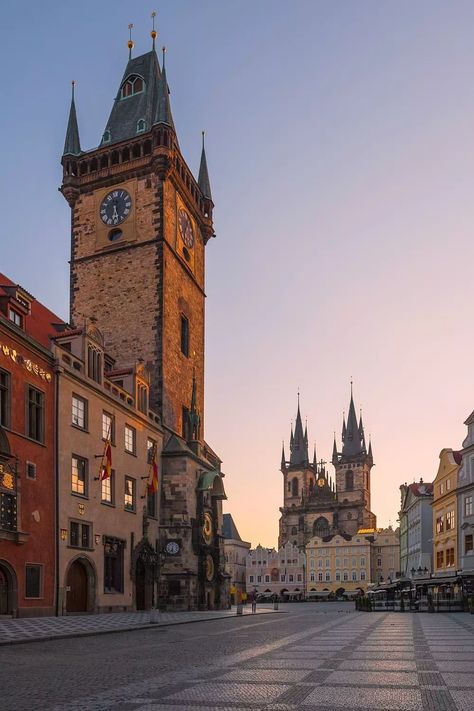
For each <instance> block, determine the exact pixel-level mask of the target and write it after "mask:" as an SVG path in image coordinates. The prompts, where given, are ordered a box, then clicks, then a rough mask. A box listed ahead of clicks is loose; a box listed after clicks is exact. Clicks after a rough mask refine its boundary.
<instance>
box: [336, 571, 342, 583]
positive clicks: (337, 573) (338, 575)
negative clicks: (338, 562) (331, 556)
mask: <svg viewBox="0 0 474 711" xmlns="http://www.w3.org/2000/svg"><path fill="white" fill-rule="evenodd" d="M340 580H341V571H340V570H336V581H337V582H339V581H340Z"/></svg>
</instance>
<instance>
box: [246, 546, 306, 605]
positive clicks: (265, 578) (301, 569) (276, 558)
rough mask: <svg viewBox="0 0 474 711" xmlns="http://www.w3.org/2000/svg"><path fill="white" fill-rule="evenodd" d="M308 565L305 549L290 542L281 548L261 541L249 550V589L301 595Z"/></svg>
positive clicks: (277, 593)
mask: <svg viewBox="0 0 474 711" xmlns="http://www.w3.org/2000/svg"><path fill="white" fill-rule="evenodd" d="M305 565H306V558H305V554H304V551H302V550H301V549H300V548H299V547H298V546H295V545H293V544H292V543H290V542H288V543H286V545H284V546H282V547H281V548H280V549H279V550H276V549H275V548H264V547H263V546H260V545H258V546H257V547H256V548H254V549H252V550H249V552H248V554H247V592H248V593H252V592H253V593H255V592H256V594H257V595H259V594H261V593H263V594H264V595H265V594H266V595H268V596H270V595H278V596H282V597H285V596H286V597H292V596H293V597H294V596H301V597H302V596H303V595H304V584H305Z"/></svg>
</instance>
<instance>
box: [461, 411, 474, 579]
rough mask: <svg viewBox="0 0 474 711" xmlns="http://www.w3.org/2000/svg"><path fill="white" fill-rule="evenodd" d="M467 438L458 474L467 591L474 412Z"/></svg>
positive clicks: (472, 571) (473, 531)
mask: <svg viewBox="0 0 474 711" xmlns="http://www.w3.org/2000/svg"><path fill="white" fill-rule="evenodd" d="M464 424H465V425H467V437H466V439H465V440H464V442H463V450H462V463H461V467H460V469H459V472H458V488H457V507H458V568H459V569H460V570H462V573H463V578H464V579H465V584H466V583H467V581H468V580H469V581H470V584H469V586H467V585H466V587H467V589H470V590H474V540H473V538H474V412H473V413H472V414H471V415H469V417H468V418H467V420H466V422H465V423H464Z"/></svg>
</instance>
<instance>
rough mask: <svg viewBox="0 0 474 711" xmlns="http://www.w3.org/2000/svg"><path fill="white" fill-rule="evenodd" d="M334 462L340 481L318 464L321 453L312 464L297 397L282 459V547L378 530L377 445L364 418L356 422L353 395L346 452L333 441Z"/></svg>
mask: <svg viewBox="0 0 474 711" xmlns="http://www.w3.org/2000/svg"><path fill="white" fill-rule="evenodd" d="M332 464H333V466H334V469H335V482H334V481H333V479H332V478H331V476H330V475H329V473H328V471H327V469H326V463H325V462H323V461H321V462H318V461H317V458H316V451H315V452H314V455H313V460H312V462H310V460H309V454H308V433H307V429H306V428H305V430H303V423H302V420H301V413H300V405H299V398H298V410H297V414H296V422H295V429H294V431H293V428H292V430H291V436H290V459H289V460H288V461H287V459H286V456H285V449H284V447H283V451H282V458H281V472H282V474H283V506H282V507H281V508H280V512H281V518H280V533H279V545H280V546H282V545H284V544H285V543H286V542H287V541H291V542H292V543H293V545H297V546H300V547H301V548H303V547H304V546H305V545H306V543H307V542H308V541H309V540H310V538H312V537H313V536H319V537H322V538H324V537H326V536H329V535H335V534H337V533H340V534H349V535H354V534H355V533H357V531H358V530H359V529H360V528H375V525H376V519H375V514H373V513H372V512H371V510H370V493H371V486H370V477H371V470H372V467H373V465H374V461H373V456H372V445H371V443H369V446H368V447H366V442H365V434H364V427H363V423H362V416H361V417H360V419H359V421H357V417H356V413H355V406H354V400H353V397H352V391H351V399H350V404H349V413H348V418H347V423H346V420H345V418H344V420H343V426H342V449H341V451H340V452H339V451H338V448H337V444H336V440H335V439H334V445H333V454H332Z"/></svg>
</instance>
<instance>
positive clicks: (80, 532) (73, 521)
mask: <svg viewBox="0 0 474 711" xmlns="http://www.w3.org/2000/svg"><path fill="white" fill-rule="evenodd" d="M73 525H74V526H77V540H78V542H77V545H74V544H73V542H72V540H73V537H72V534H71V531H72V526H73ZM84 528H86V529H87V530H88V538H89V541H88V542H89V545H88V546H84V545H83V541H84ZM68 536H69V538H68V548H73V549H74V550H82V551H92V550H94V547H93V541H94V536H93V525H92V521H79V520H78V519H77V518H70V519H69V528H68Z"/></svg>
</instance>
